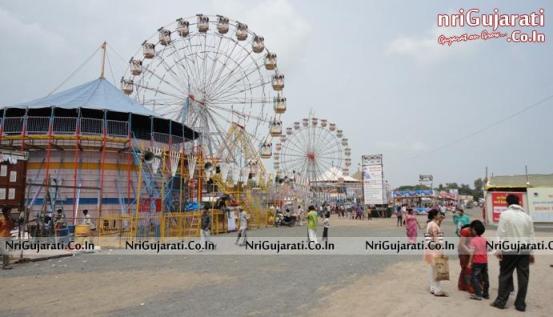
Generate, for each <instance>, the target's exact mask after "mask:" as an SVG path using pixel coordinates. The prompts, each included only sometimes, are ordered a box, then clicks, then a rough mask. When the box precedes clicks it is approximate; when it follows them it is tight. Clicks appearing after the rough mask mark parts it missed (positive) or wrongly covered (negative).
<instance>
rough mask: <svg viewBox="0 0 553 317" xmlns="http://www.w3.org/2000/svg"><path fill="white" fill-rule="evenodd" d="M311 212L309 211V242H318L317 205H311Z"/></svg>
mask: <svg viewBox="0 0 553 317" xmlns="http://www.w3.org/2000/svg"><path fill="white" fill-rule="evenodd" d="M308 210H309V212H308V213H307V238H308V241H309V242H315V243H318V242H317V222H318V219H319V215H318V213H317V210H315V206H313V205H311V206H309V208H308Z"/></svg>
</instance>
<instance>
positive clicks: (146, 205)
mask: <svg viewBox="0 0 553 317" xmlns="http://www.w3.org/2000/svg"><path fill="white" fill-rule="evenodd" d="M152 200H154V202H153V203H154V204H155V208H156V210H155V211H156V212H160V211H161V199H159V198H158V199H153V198H152V199H150V198H142V199H140V212H150V209H151V207H152Z"/></svg>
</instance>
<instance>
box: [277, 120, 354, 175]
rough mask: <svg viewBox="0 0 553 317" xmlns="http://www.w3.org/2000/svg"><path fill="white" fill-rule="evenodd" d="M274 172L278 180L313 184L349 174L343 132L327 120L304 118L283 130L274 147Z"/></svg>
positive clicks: (347, 152) (347, 147)
mask: <svg viewBox="0 0 553 317" xmlns="http://www.w3.org/2000/svg"><path fill="white" fill-rule="evenodd" d="M275 149H276V152H275V156H274V163H273V164H274V169H275V171H276V173H277V174H278V175H280V176H281V177H288V178H293V179H294V180H296V181H299V182H303V183H306V184H312V183H313V182H317V181H324V180H326V179H327V178H331V177H339V176H340V175H344V176H346V175H349V167H350V166H351V158H350V156H351V148H349V146H348V139H347V138H345V137H344V132H343V131H342V130H340V129H337V128H336V124H335V123H331V122H328V120H326V119H321V120H319V119H318V118H314V117H310V118H304V119H303V120H302V121H301V122H294V125H293V126H292V127H288V128H286V134H284V135H282V136H281V137H280V143H277V144H276V146H275Z"/></svg>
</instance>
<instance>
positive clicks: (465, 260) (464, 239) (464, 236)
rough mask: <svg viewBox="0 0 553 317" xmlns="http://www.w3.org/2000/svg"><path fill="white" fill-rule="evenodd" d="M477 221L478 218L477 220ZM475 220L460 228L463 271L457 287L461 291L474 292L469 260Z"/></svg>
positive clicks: (459, 248) (460, 258)
mask: <svg viewBox="0 0 553 317" xmlns="http://www.w3.org/2000/svg"><path fill="white" fill-rule="evenodd" d="M475 221H476V220H475ZM473 223H474V221H473V222H472V223H471V224H470V225H466V226H464V227H462V228H461V230H459V234H460V236H461V237H460V238H459V245H458V246H457V250H458V253H459V265H460V266H461V272H460V273H459V280H458V282H457V288H458V289H459V290H460V291H466V292H469V293H471V294H472V293H474V290H473V288H472V284H471V281H470V279H471V275H472V270H471V269H470V266H469V263H470V262H469V260H470V246H469V243H470V239H471V238H472V237H473V234H472V226H473Z"/></svg>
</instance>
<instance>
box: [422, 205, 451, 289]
mask: <svg viewBox="0 0 553 317" xmlns="http://www.w3.org/2000/svg"><path fill="white" fill-rule="evenodd" d="M444 218H445V215H444V214H443V213H441V212H440V211H438V210H436V209H432V210H430V211H429V212H428V224H427V225H426V234H425V242H426V247H425V248H424V260H425V261H426V263H427V264H428V265H429V266H430V293H431V294H432V295H434V296H439V297H444V296H447V295H446V293H444V291H442V285H441V282H440V281H436V280H435V279H434V276H435V275H436V272H435V271H436V266H435V265H434V259H435V258H436V257H437V256H438V255H440V251H437V250H436V247H433V248H429V247H428V246H429V245H430V244H431V243H432V244H434V245H435V244H443V232H442V229H440V225H441V224H442V221H443V220H444Z"/></svg>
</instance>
